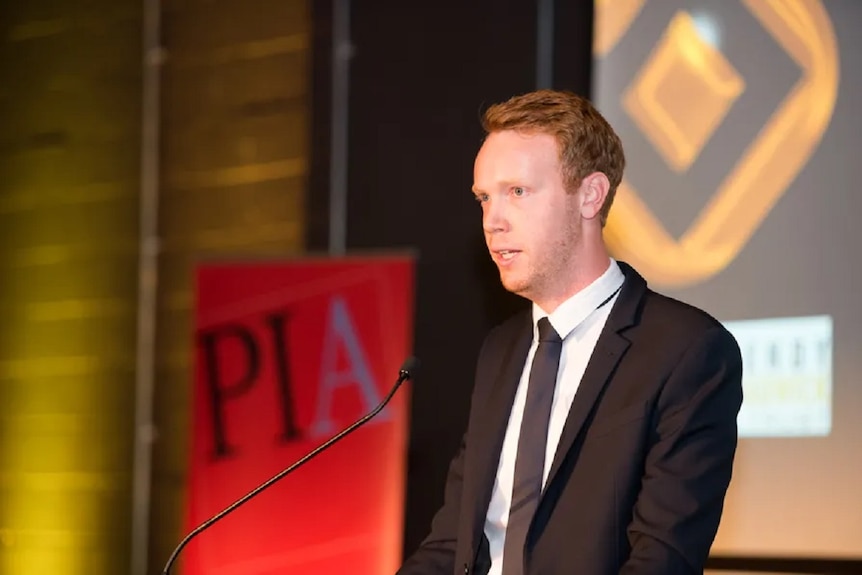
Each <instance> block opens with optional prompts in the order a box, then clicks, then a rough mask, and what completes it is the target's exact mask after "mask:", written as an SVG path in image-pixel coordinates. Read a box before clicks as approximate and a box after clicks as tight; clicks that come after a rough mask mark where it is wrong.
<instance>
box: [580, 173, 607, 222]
mask: <svg viewBox="0 0 862 575" xmlns="http://www.w3.org/2000/svg"><path fill="white" fill-rule="evenodd" d="M610 189H611V182H610V180H608V177H607V176H606V175H604V174H603V173H602V172H593V173H592V174H590V175H588V176H586V177H585V178H584V179H583V180H581V186H580V196H581V217H583V218H584V219H587V220H592V219H595V218H601V213H602V206H604V205H605V200H606V199H607V197H608V191H610Z"/></svg>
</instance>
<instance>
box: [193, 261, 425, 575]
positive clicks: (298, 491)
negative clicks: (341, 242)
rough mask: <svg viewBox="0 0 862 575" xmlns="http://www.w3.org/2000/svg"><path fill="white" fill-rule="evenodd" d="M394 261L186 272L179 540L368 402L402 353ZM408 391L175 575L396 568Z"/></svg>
mask: <svg viewBox="0 0 862 575" xmlns="http://www.w3.org/2000/svg"><path fill="white" fill-rule="evenodd" d="M413 269H414V268H413V261H412V259H410V258H409V257H400V258H399V257H395V258H343V259H319V260H311V259H308V260H300V261H292V262H288V263H248V264H236V265H233V264H232V265H220V264H214V265H204V266H201V267H200V268H199V269H198V272H197V287H196V289H197V291H196V298H197V299H196V325H195V327H196V358H195V382H194V398H193V406H194V407H193V409H194V411H193V434H192V450H191V466H190V479H189V497H188V516H187V517H188V527H189V529H192V528H194V527H196V526H197V525H199V524H200V523H202V522H203V521H205V520H206V519H207V518H208V517H210V516H212V515H214V514H215V513H217V512H218V511H220V510H221V509H223V508H225V507H227V506H228V505H230V504H231V503H232V502H233V501H235V500H236V499H238V498H239V497H241V496H242V495H243V494H244V493H245V492H247V491H249V490H251V489H252V488H254V487H256V486H257V485H259V484H261V483H263V482H264V481H266V480H267V479H269V478H270V477H272V476H273V475H275V474H276V473H278V472H279V471H281V470H282V469H284V468H286V467H288V466H289V465H291V464H292V463H294V462H295V461H297V460H298V459H300V458H301V457H302V456H304V455H305V454H307V453H308V452H310V451H311V450H313V449H314V448H315V447H317V446H319V445H320V444H321V443H323V442H325V441H326V440H327V439H329V438H331V437H332V436H333V435H335V434H336V433H338V432H339V431H341V430H342V429H344V428H345V427H347V426H348V425H350V424H351V423H353V422H354V421H356V420H357V419H359V418H360V417H361V416H363V415H364V414H366V413H368V412H370V411H371V410H372V409H373V408H374V407H375V406H377V405H378V404H379V403H380V402H381V401H382V400H383V398H384V397H385V396H386V394H387V393H388V392H389V390H390V389H391V388H392V386H393V385H394V383H395V380H396V379H397V377H398V373H399V367H400V366H401V364H402V363H403V361H404V359H405V358H406V357H407V356H408V355H409V354H410V350H411V347H412V331H413V325H412V309H413V308H412V306H413ZM408 385H409V382H408V383H407V384H405V385H404V387H403V388H402V389H400V390H399V391H398V393H396V395H395V397H394V398H393V399H392V401H391V402H390V403H389V404H388V406H387V407H386V409H384V410H383V411H382V412H380V413H379V414H378V415H377V417H375V418H374V419H372V420H371V421H369V422H368V423H366V424H365V425H364V426H362V427H360V428H359V429H357V430H356V431H355V432H354V433H352V434H351V435H348V436H347V437H345V438H344V439H343V440H341V441H340V442H338V443H336V444H334V445H333V446H332V447H331V448H330V449H328V450H327V451H324V452H323V453H321V454H319V455H318V456H316V457H315V458H313V459H312V460H310V461H309V462H308V463H307V464H306V465H305V466H303V467H301V468H299V469H297V470H296V471H295V472H293V473H292V474H290V475H288V476H286V477H285V478H284V479H282V480H281V481H280V482H278V483H276V484H274V485H273V486H271V487H270V488H269V489H267V490H266V491H263V492H262V493H261V494H260V495H258V496H257V497H256V498H254V499H252V500H250V501H249V502H248V503H246V504H245V505H244V506H242V507H240V508H238V509H237V510H236V511H233V512H232V513H230V514H229V515H227V516H225V517H224V518H223V519H222V520H221V521H219V522H218V523H215V524H214V525H213V526H212V527H210V528H209V529H208V530H206V531H204V532H203V533H201V534H200V535H199V536H197V537H196V538H195V539H193V540H192V541H191V542H190V543H189V544H188V546H187V547H186V549H185V550H184V551H183V555H182V560H181V564H182V566H183V569H182V572H183V573H184V574H186V575H202V574H206V575H234V574H236V575H239V574H242V575H248V574H251V573H254V574H259V575H268V574H275V573H278V574H283V573H316V574H318V575H328V574H332V575H343V574H344V573H351V575H380V574H381V573H393V572H394V571H395V570H396V569H397V566H398V564H399V561H400V558H401V537H402V535H401V534H402V514H403V491H404V485H403V484H404V475H405V469H404V467H405V459H406V451H407V405H408Z"/></svg>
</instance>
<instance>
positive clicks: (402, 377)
mask: <svg viewBox="0 0 862 575" xmlns="http://www.w3.org/2000/svg"><path fill="white" fill-rule="evenodd" d="M417 369H419V359H418V358H416V357H414V356H411V357H408V358H407V359H406V360H404V363H403V364H402V365H401V369H399V370H398V379H397V380H396V381H395V385H394V386H392V389H391V390H390V391H389V393H388V394H387V395H386V397H384V398H383V401H381V402H380V405H378V406H377V407H375V408H374V409H373V410H372V411H370V412H369V413H367V414H366V415H364V416H362V417H361V418H359V419H357V420H356V421H355V422H354V423H353V424H351V425H350V426H349V427H347V428H345V429H344V430H342V431H341V432H339V433H338V435H335V436H333V437H332V438H330V439H329V440H327V441H326V442H325V443H323V444H321V445H320V446H318V447H317V448H315V449H314V450H313V451H311V452H310V453H308V454H307V455H306V456H304V457H303V458H302V459H300V460H299V461H297V462H296V463H294V464H293V465H291V466H290V467H288V468H286V469H283V470H282V471H279V472H278V473H277V474H276V475H274V476H272V477H271V478H270V479H268V480H266V481H265V482H263V483H261V484H260V485H258V486H257V487H255V488H254V489H252V490H251V491H249V492H248V493H246V494H245V495H243V496H242V497H240V498H239V499H237V500H236V501H234V502H233V503H231V504H230V505H228V506H227V507H225V508H224V509H223V510H221V511H219V512H218V513H216V514H215V515H213V516H212V517H210V518H209V519H207V520H206V521H204V522H203V523H201V524H200V525H198V526H197V527H196V528H195V529H194V530H192V532H191V533H189V534H188V535H186V537H185V539H183V540H182V541H180V544H179V545H177V548H176V549H174V552H173V553H171V556H170V558H169V559H168V562H167V564H166V565H165V569H164V571H162V575H169V573H170V570H171V566H172V565H173V564H174V561H176V559H177V556H179V554H180V551H182V549H183V547H185V546H186V544H188V542H189V541H191V540H192V538H193V537H194V536H195V535H197V534H199V533H200V532H201V531H203V530H204V529H206V528H207V527H209V526H210V525H212V524H213V523H215V522H216V521H218V520H219V519H221V518H222V517H224V516H225V515H227V514H228V513H230V512H231V511H233V510H234V509H236V508H237V507H239V506H240V505H242V504H243V503H245V502H246V501H248V500H249V499H251V498H252V497H254V496H255V495H257V494H258V493H260V492H261V491H263V490H264V489H266V488H267V487H269V486H270V485H272V484H273V483H275V482H276V481H278V480H279V479H281V478H283V477H284V476H285V475H287V474H288V473H290V472H291V471H293V470H294V469H296V468H298V467H300V466H301V465H303V464H304V463H305V462H307V461H308V460H309V459H311V458H312V457H314V456H315V455H317V454H319V453H320V452H322V451H324V450H325V449H327V448H328V447H329V446H331V445H332V444H333V443H335V442H337V441H338V440H340V439H341V438H343V437H344V436H345V435H347V434H349V433H350V432H352V431H354V430H355V429H357V428H358V427H360V426H362V425H363V424H364V423H366V422H368V420H370V419H371V418H372V417H374V416H375V415H377V414H378V413H380V411H382V410H383V408H384V407H386V404H387V403H389V400H390V399H392V396H393V395H395V392H396V391H398V388H399V387H401V384H402V383H404V382H405V381H406V380H408V379H413V376H414V374H415V372H416V370H417Z"/></svg>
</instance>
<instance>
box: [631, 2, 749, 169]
mask: <svg viewBox="0 0 862 575" xmlns="http://www.w3.org/2000/svg"><path fill="white" fill-rule="evenodd" d="M744 89H745V82H744V81H743V79H742V78H741V77H740V75H739V74H738V73H737V72H736V70H735V69H734V68H733V66H732V65H731V64H730V62H728V61H727V59H726V58H725V57H724V56H723V55H722V53H721V52H720V51H718V50H716V49H715V48H714V47H713V46H711V45H709V44H708V43H707V42H705V41H704V40H703V39H702V38H701V37H700V35H699V34H698V32H697V28H696V27H695V24H694V21H693V20H692V18H691V16H690V15H689V14H688V13H686V12H678V13H677V14H676V16H674V18H673V19H672V20H671V22H670V25H669V26H668V28H667V30H666V31H665V33H664V35H663V36H662V38H661V40H660V41H659V43H658V45H657V46H656V48H655V50H654V51H653V54H652V56H651V57H650V58H649V60H648V61H647V63H646V65H644V67H643V69H642V70H641V72H640V74H639V75H638V76H637V77H636V78H635V79H634V81H633V82H632V84H631V85H630V86H629V88H628V90H626V93H625V94H624V95H623V108H624V109H625V110H626V112H628V114H629V116H631V118H632V119H633V120H634V122H635V123H636V124H637V125H638V127H639V128H640V129H641V130H642V131H643V133H644V135H646V136H647V137H648V138H649V139H650V141H651V142H652V144H653V146H655V148H656V150H658V151H659V153H661V155H662V156H663V157H664V159H665V161H666V162H667V163H668V165H669V166H670V167H671V168H672V169H674V170H676V171H677V172H683V171H685V170H687V169H688V167H689V166H690V165H691V163H692V162H693V161H694V160H695V158H697V156H698V155H699V154H700V151H701V149H702V148H703V145H704V144H705V143H706V142H707V140H709V137H710V136H711V135H712V133H713V131H715V129H716V128H717V127H718V126H719V124H721V121H722V120H723V119H724V116H725V115H726V114H727V111H728V110H729V109H730V106H731V105H732V104H733V102H734V101H735V100H736V99H737V98H738V97H739V95H740V94H741V93H742V92H743V91H744ZM692 102H697V105H696V106H693V105H692Z"/></svg>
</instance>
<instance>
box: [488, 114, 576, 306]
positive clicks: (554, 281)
mask: <svg viewBox="0 0 862 575" xmlns="http://www.w3.org/2000/svg"><path fill="white" fill-rule="evenodd" d="M473 180H474V185H473V192H474V194H475V195H476V199H477V200H478V201H479V202H480V203H481V205H482V226H483V228H484V231H485V243H486V244H487V246H488V251H489V252H490V253H491V258H492V259H493V260H494V263H496V264H497V268H498V269H499V270H500V280H501V281H502V283H503V286H504V287H505V288H506V289H507V290H509V291H511V292H514V293H516V294H518V295H521V296H523V297H525V298H527V299H530V300H531V301H534V302H536V303H537V304H538V305H540V306H542V307H543V308H545V305H544V304H543V302H549V301H553V300H555V299H557V300H558V299H559V298H560V297H561V296H564V295H567V294H566V292H567V290H568V289H569V288H570V285H571V281H572V278H573V277H575V275H576V269H575V263H576V262H575V257H576V255H575V251H576V248H577V246H578V242H579V241H580V237H581V233H580V213H579V207H578V206H579V196H580V192H578V193H567V191H566V189H565V186H564V184H563V178H562V174H561V170H560V160H559V150H558V149H557V142H556V140H555V139H554V137H553V136H550V135H548V134H542V133H531V134H525V133H521V132H515V131H508V130H507V131H502V132H494V133H492V134H490V135H489V136H488V138H487V139H486V140H485V143H484V144H483V145H482V148H481V149H480V150H479V154H478V155H477V156H476V162H475V165H474V170H473ZM545 309H546V310H547V308H545Z"/></svg>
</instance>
